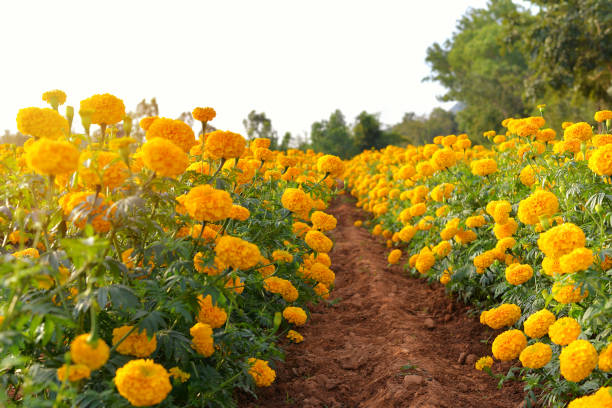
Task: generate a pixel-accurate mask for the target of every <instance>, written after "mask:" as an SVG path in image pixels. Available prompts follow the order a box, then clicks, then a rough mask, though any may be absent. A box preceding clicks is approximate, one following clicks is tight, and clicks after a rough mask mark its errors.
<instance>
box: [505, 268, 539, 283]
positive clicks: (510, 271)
mask: <svg viewBox="0 0 612 408" xmlns="http://www.w3.org/2000/svg"><path fill="white" fill-rule="evenodd" d="M532 276H533V269H532V268H531V266H529V265H527V264H519V263H514V264H511V265H510V266H508V267H507V268H506V280H507V281H508V283H510V284H511V285H520V284H523V283H525V282H527V281H528V280H529V279H531V277H532Z"/></svg>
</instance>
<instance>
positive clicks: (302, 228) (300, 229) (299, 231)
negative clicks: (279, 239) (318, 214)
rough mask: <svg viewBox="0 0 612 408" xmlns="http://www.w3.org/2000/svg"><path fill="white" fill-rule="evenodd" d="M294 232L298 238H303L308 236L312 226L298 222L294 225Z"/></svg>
mask: <svg viewBox="0 0 612 408" xmlns="http://www.w3.org/2000/svg"><path fill="white" fill-rule="evenodd" d="M292 230H293V233H294V234H295V235H297V236H298V237H303V236H304V235H306V233H307V232H308V231H310V226H309V225H308V224H305V223H303V222H299V221H297V222H294V223H293V227H292Z"/></svg>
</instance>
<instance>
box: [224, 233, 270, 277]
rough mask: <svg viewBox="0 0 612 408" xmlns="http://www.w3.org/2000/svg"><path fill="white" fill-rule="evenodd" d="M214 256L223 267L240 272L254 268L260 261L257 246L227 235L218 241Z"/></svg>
mask: <svg viewBox="0 0 612 408" xmlns="http://www.w3.org/2000/svg"><path fill="white" fill-rule="evenodd" d="M215 254H216V255H217V258H218V260H219V262H221V263H222V264H223V265H227V266H230V267H232V268H235V269H242V270H247V269H250V268H252V267H254V266H255V265H257V263H258V262H259V260H260V259H261V253H260V252H259V247H258V246H257V245H255V244H252V243H250V242H248V241H245V240H243V239H241V238H237V237H232V236H229V235H225V236H223V237H221V238H220V239H219V241H218V242H217V245H216V246H215Z"/></svg>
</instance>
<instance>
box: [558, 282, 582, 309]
mask: <svg viewBox="0 0 612 408" xmlns="http://www.w3.org/2000/svg"><path fill="white" fill-rule="evenodd" d="M551 292H552V294H553V298H554V299H555V300H556V301H557V302H559V303H563V304H568V303H577V302H581V301H582V300H583V299H584V298H586V297H587V296H589V291H588V290H584V291H583V288H582V285H576V284H575V283H573V282H569V283H561V282H555V283H554V284H553V286H552V289H551Z"/></svg>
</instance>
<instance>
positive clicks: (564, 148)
mask: <svg viewBox="0 0 612 408" xmlns="http://www.w3.org/2000/svg"><path fill="white" fill-rule="evenodd" d="M580 144H581V141H580V140H578V139H570V140H566V141H563V142H558V143H555V145H554V146H553V153H555V154H563V153H565V152H571V153H578V152H579V151H580Z"/></svg>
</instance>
